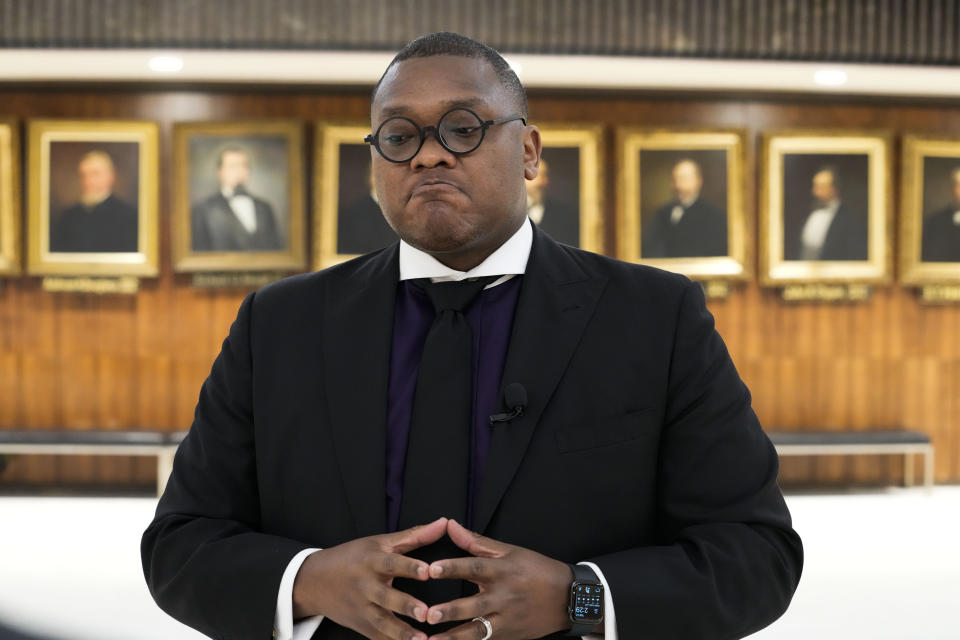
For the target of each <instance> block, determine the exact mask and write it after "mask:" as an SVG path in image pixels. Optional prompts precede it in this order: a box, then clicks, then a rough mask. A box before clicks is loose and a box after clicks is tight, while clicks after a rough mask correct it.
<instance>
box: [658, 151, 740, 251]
mask: <svg viewBox="0 0 960 640" xmlns="http://www.w3.org/2000/svg"><path fill="white" fill-rule="evenodd" d="M671 175H672V178H673V193H674V196H675V199H674V200H673V201H671V202H668V203H666V204H664V205H662V206H660V207H659V208H657V210H656V211H655V212H654V213H653V215H652V216H651V218H650V222H649V223H648V228H647V229H642V230H641V232H640V236H641V239H642V242H641V247H640V255H641V256H642V257H643V258H700V257H710V256H725V255H727V214H726V213H725V212H724V211H722V210H720V209H719V208H718V207H717V206H715V205H714V204H712V203H710V202H707V201H706V200H704V199H703V198H702V197H700V191H701V190H702V189H703V172H702V171H701V170H700V165H699V164H697V163H696V162H694V161H693V160H690V159H689V158H687V159H684V160H681V161H680V162H678V163H677V164H675V165H674V167H673V171H672V172H671Z"/></svg>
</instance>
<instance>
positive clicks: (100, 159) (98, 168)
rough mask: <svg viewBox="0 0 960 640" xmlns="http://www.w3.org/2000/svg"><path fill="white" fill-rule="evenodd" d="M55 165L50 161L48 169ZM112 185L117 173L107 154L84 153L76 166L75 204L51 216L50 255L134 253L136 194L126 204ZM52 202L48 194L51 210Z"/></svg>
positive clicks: (136, 216) (135, 247)
mask: <svg viewBox="0 0 960 640" xmlns="http://www.w3.org/2000/svg"><path fill="white" fill-rule="evenodd" d="M51 155H53V153H51ZM55 161H56V159H55V158H51V165H53V164H54V163H55ZM116 183H117V170H116V166H115V164H114V161H113V158H111V157H110V154H109V153H107V152H106V151H103V150H101V149H93V150H90V151H87V152H86V153H84V155H83V156H82V157H81V158H80V161H79V163H78V164H77V165H76V184H77V186H78V187H79V188H78V192H79V200H78V201H76V202H74V203H73V204H70V205H69V206H68V207H66V208H65V209H63V210H62V211H60V212H59V213H58V214H53V213H52V212H51V218H50V251H53V252H86V253H100V252H104V253H107V252H111V253H112V252H136V251H137V229H138V215H137V205H136V204H135V203H136V194H134V198H133V199H132V201H128V200H127V199H126V198H123V197H121V196H119V195H118V194H116V193H114V187H115V186H116ZM56 199H57V198H56V194H52V197H51V208H53V207H54V206H56V205H55V204H53V203H54V202H55V201H56Z"/></svg>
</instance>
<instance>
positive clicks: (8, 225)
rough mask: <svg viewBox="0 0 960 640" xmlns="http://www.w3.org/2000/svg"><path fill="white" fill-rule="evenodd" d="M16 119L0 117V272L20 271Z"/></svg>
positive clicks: (8, 273)
mask: <svg viewBox="0 0 960 640" xmlns="http://www.w3.org/2000/svg"><path fill="white" fill-rule="evenodd" d="M19 133H20V132H19V130H18V128H17V123H16V122H15V121H14V120H10V119H0V275H3V276H12V275H17V274H18V273H20V171H19V168H20V138H19Z"/></svg>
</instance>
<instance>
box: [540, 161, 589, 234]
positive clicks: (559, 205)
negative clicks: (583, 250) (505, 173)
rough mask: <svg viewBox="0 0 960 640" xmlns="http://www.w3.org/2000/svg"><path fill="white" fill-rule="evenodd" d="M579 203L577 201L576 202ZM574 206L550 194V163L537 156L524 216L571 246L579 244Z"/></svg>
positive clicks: (577, 216)
mask: <svg viewBox="0 0 960 640" xmlns="http://www.w3.org/2000/svg"><path fill="white" fill-rule="evenodd" d="M575 204H578V203H575ZM577 208H578V207H577V206H571V205H570V203H568V202H564V201H562V200H558V199H557V198H554V197H551V195H550V166H549V165H548V164H547V161H546V160H544V159H543V158H541V159H540V170H539V171H537V177H536V178H534V179H533V180H527V216H528V217H529V218H530V219H531V220H533V223H534V224H535V225H537V226H538V227H540V228H541V229H543V230H544V231H546V232H547V233H548V234H550V236H551V237H552V238H553V239H554V240H557V241H558V242H562V243H564V244H568V245H570V246H571V247H578V246H580V216H579V215H578V214H577Z"/></svg>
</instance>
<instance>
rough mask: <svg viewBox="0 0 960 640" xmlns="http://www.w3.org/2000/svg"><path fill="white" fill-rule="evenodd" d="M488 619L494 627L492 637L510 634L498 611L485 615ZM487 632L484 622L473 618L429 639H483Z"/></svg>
mask: <svg viewBox="0 0 960 640" xmlns="http://www.w3.org/2000/svg"><path fill="white" fill-rule="evenodd" d="M483 617H484V618H486V619H487V622H489V623H490V627H491V628H492V629H493V635H491V636H490V637H491V638H496V637H497V636H498V635H499V636H500V637H503V636H505V635H509V634H508V633H506V632H507V630H506V629H504V628H503V627H502V626H501V620H502V619H501V618H500V616H499V615H498V614H496V613H491V614H490V615H486V616H483ZM486 634H487V628H486V627H485V626H484V625H483V623H482V622H479V621H477V622H474V621H473V620H472V619H471V620H469V621H467V622H464V623H463V624H461V625H459V626H456V627H454V628H453V629H450V630H449V631H445V632H444V633H440V634H437V635H435V636H430V639H429V640H481V639H482V638H484V637H485V636H486Z"/></svg>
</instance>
